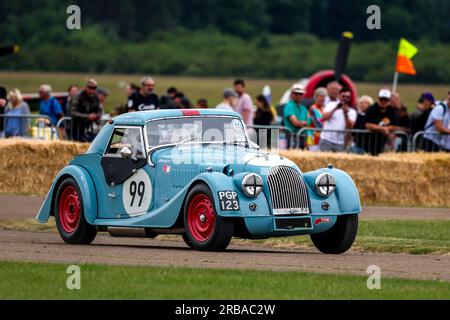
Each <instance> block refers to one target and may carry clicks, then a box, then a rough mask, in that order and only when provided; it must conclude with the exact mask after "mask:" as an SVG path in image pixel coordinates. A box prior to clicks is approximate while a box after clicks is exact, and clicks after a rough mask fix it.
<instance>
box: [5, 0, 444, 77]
mask: <svg viewBox="0 0 450 320" xmlns="http://www.w3.org/2000/svg"><path fill="white" fill-rule="evenodd" d="M74 2H75V3H76V4H78V5H79V6H80V7H81V11H82V30H80V31H69V30H67V28H66V19H67V14H66V8H67V6H68V5H70V4H73V3H74ZM370 4H377V5H379V6H380V7H381V11H382V29H381V30H375V31H371V30H368V29H367V28H366V19H367V14H366V8H367V6H368V5H370ZM0 12H1V13H2V17H1V18H0V35H1V37H0V39H1V40H0V42H1V43H0V45H2V44H4V45H6V44H10V43H18V44H20V45H21V46H22V51H21V53H20V54H19V55H17V56H11V57H7V58H2V59H0V68H1V69H28V70H52V71H55V70H60V71H83V72H86V71H90V72H94V71H95V72H151V73H164V74H186V75H217V76H234V75H237V74H239V75H243V76H244V75H245V76H258V77H263V76H264V77H293V78H300V77H306V76H308V75H309V74H310V73H312V72H314V71H316V70H318V69H321V68H331V67H332V66H333V63H334V54H335V48H336V44H337V39H338V37H339V36H340V34H341V32H342V31H345V30H350V31H353V32H354V33H355V44H354V46H353V50H352V53H351V57H350V62H349V70H348V73H349V74H350V75H351V76H352V77H354V78H355V79H357V80H370V81H390V78H391V76H392V72H393V68H394V63H395V51H396V49H397V44H398V40H399V37H407V38H408V39H409V40H412V41H413V42H415V43H416V44H417V45H418V46H419V48H420V50H421V51H420V53H419V55H418V56H417V58H415V63H416V65H417V69H418V71H419V76H418V77H411V78H408V79H406V80H409V81H431V82H448V81H449V80H450V75H449V71H447V70H449V68H448V66H449V65H450V61H449V56H450V55H449V54H448V52H449V48H450V46H449V45H448V43H449V42H450V19H449V18H448V17H449V16H450V2H449V1H447V0H390V1H387V0H358V1H354V0H332V1H331V0H133V1H129V0H114V1H108V0H96V1H91V0H75V1H70V0H63V1H59V0H15V1H13V0H5V1H1V2H0Z"/></svg>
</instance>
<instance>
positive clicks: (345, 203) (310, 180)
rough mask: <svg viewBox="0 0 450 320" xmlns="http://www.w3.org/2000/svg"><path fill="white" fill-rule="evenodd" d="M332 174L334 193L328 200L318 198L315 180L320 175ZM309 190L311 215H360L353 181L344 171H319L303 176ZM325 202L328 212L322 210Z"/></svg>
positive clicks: (359, 204)
mask: <svg viewBox="0 0 450 320" xmlns="http://www.w3.org/2000/svg"><path fill="white" fill-rule="evenodd" d="M324 172H326V173H329V174H332V175H333V176H334V177H335V179H336V191H335V192H334V193H333V194H332V195H331V196H330V197H328V198H324V197H321V196H319V195H318V194H317V193H316V191H315V181H316V178H317V177H318V176H319V175H320V174H321V173H324ZM304 178H305V182H306V184H307V186H308V189H309V194H310V199H311V209H312V214H313V215H323V214H325V215H348V214H359V213H361V200H360V197H359V192H358V189H357V188H356V185H355V183H354V182H353V179H352V178H351V177H350V176H349V175H348V174H347V173H346V172H344V171H342V170H338V169H319V170H316V171H312V172H308V173H305V174H304ZM324 202H327V203H328V204H329V205H330V207H329V209H328V210H324V209H323V208H322V204H323V203H324Z"/></svg>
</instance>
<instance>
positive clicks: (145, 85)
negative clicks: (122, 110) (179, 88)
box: [128, 77, 159, 112]
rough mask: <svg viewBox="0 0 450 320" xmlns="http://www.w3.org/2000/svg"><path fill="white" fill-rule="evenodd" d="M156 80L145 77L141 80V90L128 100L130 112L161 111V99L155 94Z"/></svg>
mask: <svg viewBox="0 0 450 320" xmlns="http://www.w3.org/2000/svg"><path fill="white" fill-rule="evenodd" d="M154 90H155V80H153V78H152V77H144V78H142V80H141V89H140V90H139V92H136V93H133V94H132V95H131V96H130V97H129V99H128V111H129V112H134V111H148V110H156V109H159V98H158V96H157V95H156V94H155V93H154Z"/></svg>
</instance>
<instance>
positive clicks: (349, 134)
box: [297, 128, 411, 155]
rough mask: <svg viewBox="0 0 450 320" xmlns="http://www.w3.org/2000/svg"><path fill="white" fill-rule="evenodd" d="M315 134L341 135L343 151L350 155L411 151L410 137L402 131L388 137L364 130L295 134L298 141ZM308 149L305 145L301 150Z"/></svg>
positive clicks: (314, 130)
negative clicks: (386, 151)
mask: <svg viewBox="0 0 450 320" xmlns="http://www.w3.org/2000/svg"><path fill="white" fill-rule="evenodd" d="M316 132H320V133H322V132H330V133H334V134H336V135H342V136H341V139H340V140H344V149H345V151H347V152H350V153H358V154H364V153H369V154H373V155H377V154H380V153H383V152H384V151H385V148H386V147H387V148H388V150H390V151H393V152H409V151H410V150H411V140H410V136H409V135H408V134H407V133H406V132H404V131H395V132H392V133H391V134H390V135H389V136H384V135H383V134H381V133H377V132H373V131H370V130H365V129H345V130H328V129H323V128H303V129H301V130H300V131H299V132H298V133H297V137H298V138H299V139H300V138H301V137H302V136H303V137H305V138H304V140H307V137H308V135H311V134H313V133H316ZM307 147H308V145H307V144H305V147H304V148H303V149H306V148H307Z"/></svg>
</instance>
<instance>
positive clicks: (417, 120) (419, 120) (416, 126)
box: [411, 92, 436, 135]
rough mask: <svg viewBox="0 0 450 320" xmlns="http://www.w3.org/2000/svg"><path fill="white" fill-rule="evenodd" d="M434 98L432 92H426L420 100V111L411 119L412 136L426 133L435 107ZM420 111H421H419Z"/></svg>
mask: <svg viewBox="0 0 450 320" xmlns="http://www.w3.org/2000/svg"><path fill="white" fill-rule="evenodd" d="M435 103H436V101H435V99H434V96H433V95H432V94H431V93H430V92H424V93H423V94H422V95H421V96H420V98H419V104H420V107H421V108H420V111H418V112H417V113H416V114H415V115H414V116H413V117H412V118H411V134H413V135H414V134H416V133H417V132H419V131H424V130H425V126H426V124H427V121H428V118H429V116H430V113H431V110H433V108H434V106H435ZM418 110H419V109H418Z"/></svg>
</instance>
